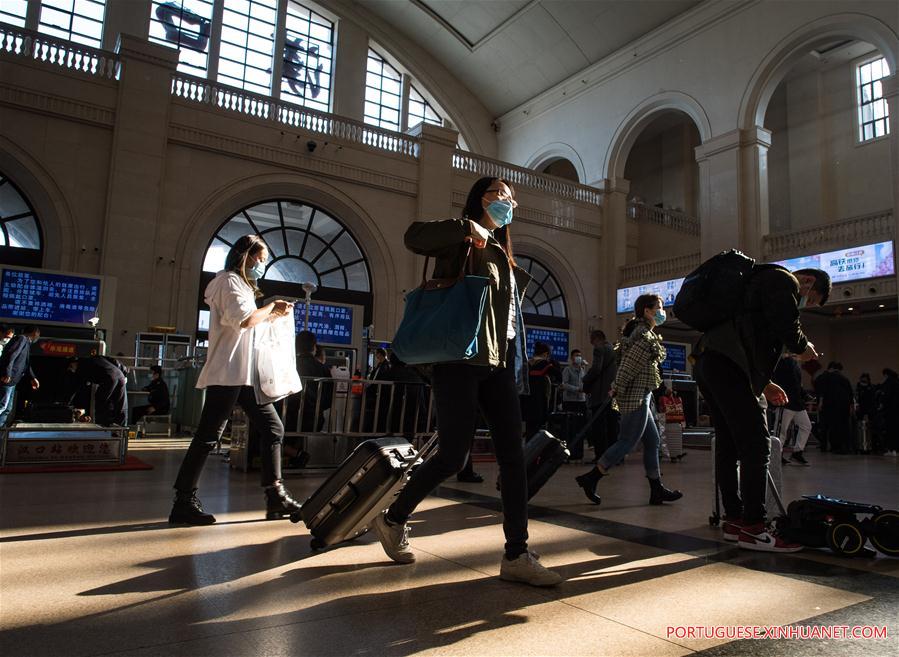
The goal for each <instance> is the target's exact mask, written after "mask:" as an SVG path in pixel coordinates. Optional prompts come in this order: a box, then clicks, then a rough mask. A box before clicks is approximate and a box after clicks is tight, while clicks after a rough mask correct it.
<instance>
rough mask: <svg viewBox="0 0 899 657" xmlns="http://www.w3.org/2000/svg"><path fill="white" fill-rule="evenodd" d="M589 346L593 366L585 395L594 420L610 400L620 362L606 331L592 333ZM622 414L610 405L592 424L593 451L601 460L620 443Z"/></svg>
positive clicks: (587, 376)
mask: <svg viewBox="0 0 899 657" xmlns="http://www.w3.org/2000/svg"><path fill="white" fill-rule="evenodd" d="M590 344H592V345H593V364H592V365H590V369H589V370H587V373H586V374H585V375H584V381H583V384H584V392H586V393H587V414H588V416H589V417H592V416H593V415H594V414H595V413H596V412H597V411H598V410H599V409H600V408H601V407H602V405H603V404H604V403H605V402H606V401H607V400H608V399H609V390H611V389H612V382H613V381H614V380H615V373H616V372H617V371H618V358H617V357H616V355H615V348H614V347H613V346H612V344H611V343H610V342H609V341H608V340H606V334H605V333H604V332H603V331H600V330H596V331H592V332H591V333H590ZM620 422H621V414H620V413H619V412H618V409H617V408H615V404H613V403H608V404H606V406H605V408H604V409H603V411H602V414H601V415H600V416H599V417H597V418H595V419H594V420H593V426H592V430H591V437H592V442H593V451H594V452H595V454H596V456H597V457H599V456H600V455H601V454H602V453H603V452H605V451H606V450H607V449H608V448H609V446H611V444H612V443H614V442H615V441H616V440H618V427H619V424H620Z"/></svg>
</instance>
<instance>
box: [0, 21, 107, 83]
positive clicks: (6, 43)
mask: <svg viewBox="0 0 899 657" xmlns="http://www.w3.org/2000/svg"><path fill="white" fill-rule="evenodd" d="M0 52H3V53H7V54H9V55H13V56H15V57H22V58H24V59H33V60H35V61H39V62H45V63H47V64H53V65H56V66H61V67H63V68H67V69H70V70H73V71H79V72H81V73H87V74H88V75H93V76H96V77H99V78H105V79H108V80H115V79H118V77H119V70H120V66H121V62H120V60H119V57H118V55H116V54H115V53H112V52H108V51H106V50H100V49H98V48H91V47H90V46H83V45H81V44H80V43H74V42H73V41H66V40H65V39H58V38H56V37H51V36H47V35H46V34H41V33H40V32H35V31H33V30H26V29H25V28H22V27H15V26H13V25H7V24H6V23H0Z"/></svg>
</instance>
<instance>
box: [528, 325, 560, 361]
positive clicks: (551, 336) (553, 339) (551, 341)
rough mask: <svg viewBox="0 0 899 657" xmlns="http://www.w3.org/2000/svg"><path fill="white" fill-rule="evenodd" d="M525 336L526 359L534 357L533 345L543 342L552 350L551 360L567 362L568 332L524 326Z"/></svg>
mask: <svg viewBox="0 0 899 657" xmlns="http://www.w3.org/2000/svg"><path fill="white" fill-rule="evenodd" d="M525 335H526V336H527V350H528V358H530V357H531V356H533V355H534V343H536V342H545V343H546V344H548V345H549V348H550V349H552V353H553V358H555V359H556V360H557V361H559V362H562V363H567V362H568V331H562V330H559V329H550V328H538V327H536V326H526V327H525Z"/></svg>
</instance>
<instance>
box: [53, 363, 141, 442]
mask: <svg viewBox="0 0 899 657" xmlns="http://www.w3.org/2000/svg"><path fill="white" fill-rule="evenodd" d="M69 370H70V372H72V373H73V374H74V375H75V376H74V377H72V379H71V380H70V381H71V383H72V385H73V388H74V389H71V390H67V391H66V394H67V397H68V401H69V403H71V400H72V399H73V398H74V397H75V395H77V394H78V391H79V389H80V388H81V387H82V386H83V385H84V384H85V383H93V384H96V386H97V392H96V394H95V395H94V405H95V407H96V418H95V419H96V422H97V424H99V425H101V426H111V425H119V426H123V425H124V424H125V404H126V403H127V402H126V392H125V389H126V385H127V382H128V381H127V379H126V372H127V371H128V368H126V367H125V366H124V365H123V364H122V363H120V362H119V361H118V360H116V359H115V358H109V357H107V356H91V357H90V358H73V359H71V360H70V361H69Z"/></svg>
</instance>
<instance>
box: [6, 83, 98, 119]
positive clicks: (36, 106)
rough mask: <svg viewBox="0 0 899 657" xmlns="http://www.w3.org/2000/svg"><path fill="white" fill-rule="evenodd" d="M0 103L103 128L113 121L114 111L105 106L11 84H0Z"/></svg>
mask: <svg viewBox="0 0 899 657" xmlns="http://www.w3.org/2000/svg"><path fill="white" fill-rule="evenodd" d="M0 104H3V105H8V106H10V107H16V108H19V109H24V110H27V111H29V112H37V113H39V114H47V115H50V116H59V117H62V118H65V119H70V120H73V121H79V122H81V123H89V124H91V125H96V126H101V127H104V128H111V127H112V126H113V124H114V123H115V111H114V110H112V109H109V108H107V107H101V106H100V105H92V104H90V103H84V102H81V101H77V100H71V99H69V98H62V97H60V96H54V95H52V94H46V93H39V92H35V91H32V90H30V89H23V88H21V87H16V86H12V85H0Z"/></svg>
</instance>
